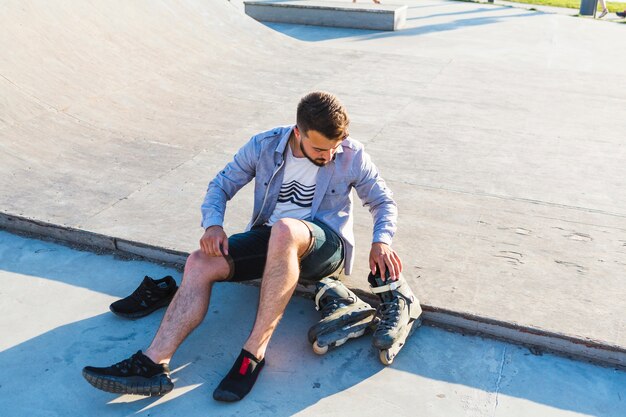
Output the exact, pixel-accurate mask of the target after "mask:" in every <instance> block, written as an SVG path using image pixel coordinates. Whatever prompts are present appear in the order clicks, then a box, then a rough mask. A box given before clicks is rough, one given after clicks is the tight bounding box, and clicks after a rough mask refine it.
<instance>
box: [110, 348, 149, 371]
mask: <svg viewBox="0 0 626 417" xmlns="http://www.w3.org/2000/svg"><path fill="white" fill-rule="evenodd" d="M113 367H114V368H117V369H119V370H120V371H121V372H123V373H128V372H130V371H131V370H133V369H134V370H135V371H143V372H148V368H147V367H146V366H145V365H144V363H143V362H142V361H141V359H140V358H139V357H138V354H137V353H135V354H134V355H133V356H131V357H130V358H128V359H124V360H123V361H121V362H118V363H116V364H115V365H113Z"/></svg>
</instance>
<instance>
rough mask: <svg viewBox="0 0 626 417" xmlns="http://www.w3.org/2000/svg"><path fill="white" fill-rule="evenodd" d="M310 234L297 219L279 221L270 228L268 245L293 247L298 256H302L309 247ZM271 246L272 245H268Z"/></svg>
mask: <svg viewBox="0 0 626 417" xmlns="http://www.w3.org/2000/svg"><path fill="white" fill-rule="evenodd" d="M310 241H311V233H310V231H309V228H308V227H307V226H306V225H305V224H304V223H303V222H302V221H301V220H297V219H290V218H286V219H280V220H278V221H277V222H276V223H274V225H273V226H272V233H271V235H270V243H272V242H273V243H275V244H278V245H280V246H282V245H287V246H289V245H295V246H296V248H297V249H298V255H299V256H300V255H302V254H303V253H304V252H305V251H306V250H307V249H308V247H309V244H310ZM270 246H272V245H270Z"/></svg>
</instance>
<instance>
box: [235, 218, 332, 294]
mask: <svg viewBox="0 0 626 417" xmlns="http://www.w3.org/2000/svg"><path fill="white" fill-rule="evenodd" d="M301 221H302V222H303V223H304V224H305V225H306V226H307V227H308V228H309V231H310V233H311V245H310V246H309V248H308V250H307V251H306V252H305V253H304V255H302V258H301V259H300V280H301V281H304V282H311V281H319V280H320V279H322V278H324V277H326V276H328V275H330V274H332V273H333V272H336V271H338V270H339V269H340V267H341V265H342V264H343V256H344V254H343V242H342V240H341V238H340V237H339V236H338V235H337V234H336V233H335V232H333V231H332V230H331V229H330V228H329V227H328V226H326V225H325V224H324V223H322V222H320V221H318V220H313V221H308V220H301ZM271 232H272V228H271V227H270V226H256V227H253V228H252V229H251V230H249V231H247V232H243V233H237V234H234V235H232V236H230V237H229V238H228V255H227V256H226V260H227V261H228V263H229V265H230V275H229V277H228V281H231V282H241V281H250V280H253V279H259V278H261V277H262V276H263V270H264V269H265V260H266V259H267V247H268V243H269V240H270V234H271Z"/></svg>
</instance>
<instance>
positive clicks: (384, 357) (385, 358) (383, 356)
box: [378, 349, 393, 366]
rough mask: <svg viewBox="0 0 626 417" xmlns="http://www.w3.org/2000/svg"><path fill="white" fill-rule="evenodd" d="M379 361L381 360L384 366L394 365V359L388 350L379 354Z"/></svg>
mask: <svg viewBox="0 0 626 417" xmlns="http://www.w3.org/2000/svg"><path fill="white" fill-rule="evenodd" d="M378 359H380V361H381V362H382V364H383V365H387V366H388V365H391V364H392V363H393V358H392V357H391V355H390V354H389V351H388V350H387V349H385V350H381V351H380V352H378Z"/></svg>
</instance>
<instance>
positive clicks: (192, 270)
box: [185, 250, 230, 283]
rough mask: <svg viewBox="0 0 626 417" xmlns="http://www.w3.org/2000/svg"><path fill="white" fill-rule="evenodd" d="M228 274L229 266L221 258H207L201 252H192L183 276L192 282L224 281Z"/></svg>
mask: <svg viewBox="0 0 626 417" xmlns="http://www.w3.org/2000/svg"><path fill="white" fill-rule="evenodd" d="M229 274H230V266H229V265H228V262H227V261H226V259H225V258H224V257H222V256H208V255H206V254H205V253H204V252H202V251H201V250H196V251H194V252H192V253H191V254H190V255H189V257H188V258H187V262H186V263H185V275H186V276H188V277H189V279H192V280H194V281H200V282H211V283H212V282H217V281H224V280H225V279H227V278H228V275H229Z"/></svg>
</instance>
